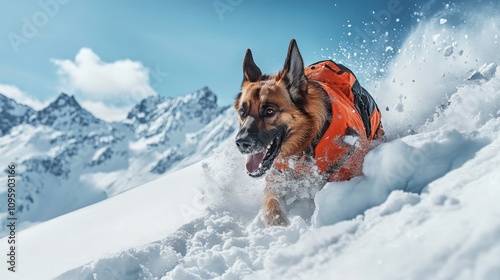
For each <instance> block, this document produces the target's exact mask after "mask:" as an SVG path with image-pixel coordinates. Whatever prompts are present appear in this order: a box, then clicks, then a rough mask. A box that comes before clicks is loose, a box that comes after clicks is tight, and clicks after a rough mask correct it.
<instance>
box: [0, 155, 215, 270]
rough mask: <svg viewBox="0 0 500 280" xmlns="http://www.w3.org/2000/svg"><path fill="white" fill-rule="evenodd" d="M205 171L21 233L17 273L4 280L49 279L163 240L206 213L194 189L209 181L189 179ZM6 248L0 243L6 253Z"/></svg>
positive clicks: (152, 185)
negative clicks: (119, 253) (91, 262)
mask: <svg viewBox="0 0 500 280" xmlns="http://www.w3.org/2000/svg"><path fill="white" fill-rule="evenodd" d="M200 172H201V166H200V164H198V165H195V166H192V167H189V168H186V169H183V170H182V171H179V172H177V173H175V174H171V175H167V176H164V177H162V178H161V179H159V180H156V181H153V182H151V183H148V184H145V185H143V186H141V187H140V188H136V189H132V190H130V191H128V192H125V193H123V194H121V195H120V196H117V197H116V198H110V199H107V200H104V201H102V202H100V203H96V204H94V205H91V206H88V207H86V208H83V209H81V210H78V211H75V212H72V213H69V214H67V215H64V216H61V217H58V218H55V219H52V220H50V221H47V222H44V223H41V224H38V225H36V226H34V227H31V228H29V229H27V230H24V231H21V232H20V233H19V234H18V237H17V238H18V242H19V244H20V245H19V247H18V251H17V253H18V256H19V259H20V261H19V263H20V265H19V268H18V272H17V273H16V274H15V275H13V274H11V273H9V272H8V271H7V270H6V269H2V270H1V271H0V278H1V279H50V278H53V277H55V276H57V275H58V274H61V273H63V272H64V271H66V270H69V269H71V268H73V267H76V266H78V265H81V264H84V263H87V262H90V261H91V260H94V259H97V258H100V257H102V256H103V255H110V254H113V253H117V252H120V251H122V250H126V249H128V248H130V247H135V246H140V245H144V244H147V243H150V242H153V241H156V240H160V239H162V238H163V237H164V236H165V234H169V233H173V232H174V231H175V230H176V229H177V228H178V227H180V226H181V225H182V224H184V223H186V222H189V221H191V220H192V219H193V218H196V217H197V216H200V215H201V214H202V213H203V211H204V209H201V208H200V209H197V210H195V205H196V204H195V203H196V200H195V199H194V198H195V197H196V193H194V190H195V188H201V187H202V186H203V185H204V184H205V182H203V181H202V180H201V177H197V176H190V175H191V174H196V173H200ZM186 185H188V186H192V188H186V187H185V186H186ZM173 194H175V195H173ZM186 209H189V211H185V210H186ZM6 246H7V241H6V238H3V239H1V240H0V250H1V251H2V252H6V251H7V249H6ZM35 268H36V269H35ZM13 276H14V278H12V277H13Z"/></svg>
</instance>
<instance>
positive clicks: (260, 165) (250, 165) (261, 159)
mask: <svg viewBox="0 0 500 280" xmlns="http://www.w3.org/2000/svg"><path fill="white" fill-rule="evenodd" d="M280 150H281V137H280V136H277V137H276V138H274V139H273V140H272V141H271V142H270V143H269V144H268V145H267V147H266V148H265V149H264V150H263V151H261V152H257V153H254V154H251V155H247V163H246V167H247V171H248V175H250V176H252V177H260V176H262V175H264V174H265V173H266V171H267V170H269V168H271V166H272V164H273V162H274V160H275V159H276V157H277V156H278V154H279V152H280Z"/></svg>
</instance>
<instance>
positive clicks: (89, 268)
mask: <svg viewBox="0 0 500 280" xmlns="http://www.w3.org/2000/svg"><path fill="white" fill-rule="evenodd" d="M447 13H450V14H449V16H450V20H448V21H443V20H440V19H441V18H444V17H446V16H447ZM453 13H454V12H453ZM453 13H452V12H447V11H443V13H440V14H439V15H438V16H436V17H433V18H431V19H429V20H428V21H426V22H422V23H421V24H420V25H419V26H418V28H416V29H415V30H414V32H412V34H410V35H409V37H408V38H407V40H406V42H405V43H404V44H403V46H402V48H401V50H400V52H399V54H398V56H397V57H396V58H395V60H394V62H393V63H391V64H390V65H391V66H390V67H389V68H388V69H387V71H386V76H385V77H384V78H383V79H381V80H378V81H374V82H373V83H372V84H370V85H369V86H368V87H369V90H370V91H371V92H372V93H374V95H375V96H376V98H377V102H378V103H379V105H380V108H381V109H382V111H383V112H384V113H385V114H384V119H383V121H384V125H385V128H386V131H388V132H390V133H389V135H388V136H389V140H390V141H388V142H387V143H384V144H382V145H380V146H378V147H377V148H375V149H374V150H373V151H372V152H370V153H369V154H368V155H367V157H366V160H365V163H364V166H363V171H364V174H365V175H364V176H362V177H357V178H354V179H352V180H350V181H348V182H340V183H330V184H327V185H326V186H325V188H323V189H322V190H321V191H319V192H318V193H317V194H316V197H315V203H316V208H315V211H314V213H313V215H312V216H311V217H310V218H304V217H301V216H300V215H296V216H291V217H290V222H291V224H290V226H289V227H272V228H265V227H264V225H263V223H262V221H261V217H260V214H258V213H259V207H260V201H261V199H262V189H263V187H264V181H263V179H258V180H254V179H251V178H249V177H248V176H247V175H246V174H245V172H244V168H242V167H243V161H244V160H243V158H242V157H241V156H240V155H239V153H238V152H237V150H236V148H235V147H234V145H233V143H232V141H231V139H229V140H228V141H226V142H225V143H223V144H222V146H221V148H220V149H219V150H218V151H217V152H216V153H215V154H214V155H213V156H212V157H210V158H208V159H206V160H204V161H202V162H201V163H198V164H195V165H193V166H191V167H190V168H188V169H184V170H181V171H178V172H176V173H174V174H171V175H169V176H166V177H164V178H162V179H160V180H157V181H155V182H153V183H151V184H148V185H145V186H142V187H139V188H136V189H134V190H131V191H128V192H126V193H123V194H121V195H118V196H116V197H113V198H112V199H109V200H106V201H104V202H101V203H99V204H96V205H94V206H91V207H88V208H84V209H82V210H79V211H77V212H74V213H70V214H68V215H65V216H63V217H60V218H57V219H54V220H51V221H49V222H47V223H44V224H41V225H38V226H36V227H33V228H31V229H28V230H26V231H23V232H21V234H20V239H21V240H23V243H22V244H23V245H22V246H21V247H20V248H21V250H25V251H24V252H23V251H21V252H20V253H19V255H20V256H24V258H26V260H23V268H20V271H21V272H20V273H19V274H18V275H20V276H21V275H22V276H23V277H24V276H26V275H28V274H29V273H34V274H31V275H37V276H38V277H37V278H40V277H42V278H46V277H54V276H57V275H59V276H58V278H57V279H212V278H216V279H241V278H246V279H286V278H290V279H497V278H499V277H500V220H499V219H498V217H500V206H499V205H500V204H499V203H498V201H499V200H500V189H499V188H500V187H499V185H498V181H499V180H500V173H499V172H498V166H500V153H499V151H500V137H499V136H500V73H499V71H500V69H499V67H498V66H497V65H498V64H500V57H499V56H498V53H500V45H499V44H498V41H497V40H498V39H497V38H498V34H500V26H499V24H498V23H499V22H500V18H499V17H498V16H497V15H495V16H492V15H491V14H490V13H488V12H485V11H479V12H477V13H467V14H463V15H462V16H463V18H466V21H465V22H466V23H467V24H466V25H464V24H462V25H461V24H454V23H453V20H452V19H453V18H454V17H453V16H454V14H453ZM160 185H161V186H160ZM290 187H291V188H293V186H290ZM131 207H136V208H133V209H132V208H131ZM182 213H184V215H183V214H182ZM186 213H187V214H186ZM179 215H181V217H180V218H179ZM181 225H182V226H181ZM179 226H180V227H179ZM101 231H102V232H104V235H103V233H102V232H101ZM61 232H64V236H61ZM68 233H69V234H68ZM54 236H58V237H59V239H58V240H55V241H54V242H58V243H52V246H50V245H51V244H50V243H48V244H47V246H48V247H43V246H45V244H46V243H47V241H50V240H54ZM96 238H100V239H101V240H100V241H96V240H95V239H96ZM5 243H6V242H5V240H0V244H2V245H3V244H5ZM61 245H62V246H61ZM35 248H42V249H35ZM50 250H57V251H55V252H54V251H51V254H50V255H48V254H47V253H46V252H47V251H50ZM67 256H71V258H68V257H67ZM90 260H93V261H91V262H89V261H90ZM41 262H43V263H41ZM49 267H50V269H49ZM71 268H73V269H71ZM66 270H67V271H66ZM64 271H66V272H64ZM63 272H64V273H63ZM1 273H3V272H1ZM23 273H24V274H23ZM31 275H29V276H31ZM45 276H46V277H45Z"/></svg>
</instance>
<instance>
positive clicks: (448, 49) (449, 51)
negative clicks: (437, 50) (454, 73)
mask: <svg viewBox="0 0 500 280" xmlns="http://www.w3.org/2000/svg"><path fill="white" fill-rule="evenodd" d="M452 54H453V46H448V47H446V48H444V56H446V57H448V56H450V55H452Z"/></svg>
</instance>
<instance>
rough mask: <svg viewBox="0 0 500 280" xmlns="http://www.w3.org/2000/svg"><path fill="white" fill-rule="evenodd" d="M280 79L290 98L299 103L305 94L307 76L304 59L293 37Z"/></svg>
mask: <svg viewBox="0 0 500 280" xmlns="http://www.w3.org/2000/svg"><path fill="white" fill-rule="evenodd" d="M281 79H284V81H285V84H286V86H287V89H288V91H289V92H290V96H291V98H292V100H293V101H294V102H295V103H296V104H301V103H302V102H303V101H304V100H305V94H307V78H306V76H305V75H304V61H303V60H302V56H301V55H300V52H299V48H298V47H297V42H296V41H295V39H292V41H290V46H289V47H288V55H287V57H286V61H285V66H284V67H283V71H282V76H281Z"/></svg>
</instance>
